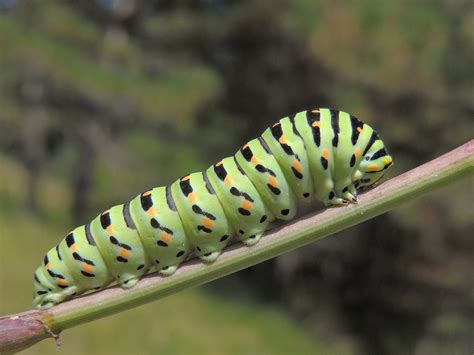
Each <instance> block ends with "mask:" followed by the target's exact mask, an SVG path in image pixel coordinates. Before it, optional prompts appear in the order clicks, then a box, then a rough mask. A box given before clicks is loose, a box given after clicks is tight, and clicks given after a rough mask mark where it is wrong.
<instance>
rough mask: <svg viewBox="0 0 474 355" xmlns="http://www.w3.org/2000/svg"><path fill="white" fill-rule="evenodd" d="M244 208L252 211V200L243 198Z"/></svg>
mask: <svg viewBox="0 0 474 355" xmlns="http://www.w3.org/2000/svg"><path fill="white" fill-rule="evenodd" d="M242 208H244V209H246V210H249V211H250V210H251V209H252V202H250V201H249V200H242Z"/></svg>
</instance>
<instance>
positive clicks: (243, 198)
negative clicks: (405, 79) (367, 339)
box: [34, 108, 393, 309]
mask: <svg viewBox="0 0 474 355" xmlns="http://www.w3.org/2000/svg"><path fill="white" fill-rule="evenodd" d="M392 164H393V163H392V158H391V157H390V155H388V153H387V151H386V150H385V147H384V144H383V142H382V140H381V139H380V138H379V136H378V134H377V133H376V132H375V131H374V130H373V129H372V128H371V127H370V126H369V125H367V124H365V123H363V122H361V121H359V120H358V119H357V118H355V117H354V116H352V115H350V114H348V113H345V112H342V111H337V110H332V109H322V108H321V109H313V110H308V111H303V112H300V113H297V114H295V115H291V116H289V117H285V118H283V119H281V120H280V121H279V122H277V123H275V124H274V125H273V126H271V127H270V128H268V129H267V130H265V132H264V133H263V134H262V135H261V136H260V137H258V138H256V139H253V140H251V141H250V142H248V143H247V144H245V145H244V146H243V147H241V148H240V149H239V150H238V151H237V153H236V154H235V155H234V156H231V157H228V158H225V159H222V160H221V161H219V162H218V163H216V164H214V165H212V166H211V167H210V168H208V169H207V170H206V171H204V172H197V173H193V174H190V175H187V176H184V177H182V178H180V179H178V180H176V181H175V182H174V183H172V184H171V185H168V186H163V187H156V188H154V189H152V190H149V191H146V192H143V193H141V194H140V195H138V196H137V197H135V198H134V199H133V200H131V201H130V202H127V203H125V204H122V205H118V206H114V207H112V208H110V209H109V210H107V211H105V212H102V213H101V214H100V215H98V216H97V217H96V218H95V219H94V220H93V221H92V222H90V223H88V224H86V225H85V226H81V227H77V228H76V229H74V230H73V231H72V232H70V233H69V234H68V235H67V236H66V237H65V238H64V239H63V240H62V241H61V242H60V243H59V244H58V245H57V246H56V247H54V248H52V249H51V250H50V251H49V252H48V253H47V254H46V256H45V257H44V262H43V264H42V265H41V266H40V267H39V268H38V269H37V270H36V272H35V274H34V304H35V305H36V306H37V307H38V308H40V309H47V308H50V307H52V306H53V305H55V304H57V303H60V302H62V301H64V300H67V299H70V298H72V297H74V296H77V295H80V294H82V293H84V292H86V291H90V290H96V289H100V288H103V287H105V286H107V285H108V284H110V283H111V282H112V281H116V282H117V283H118V284H119V285H121V286H122V287H123V288H130V287H133V286H134V285H135V284H136V283H137V281H138V280H139V279H140V278H141V277H142V276H143V275H145V274H147V273H149V272H155V271H157V272H159V273H160V274H161V275H163V276H168V275H172V274H173V273H174V272H175V271H176V269H177V268H178V266H179V265H180V263H181V262H183V260H185V259H186V257H187V256H188V255H189V254H190V253H192V252H194V253H195V255H197V256H198V257H199V258H200V259H202V260H203V261H204V262H206V263H211V262H213V261H214V260H216V259H217V257H218V256H219V254H220V253H221V252H222V250H223V249H224V248H225V247H226V245H227V244H228V243H229V242H230V240H231V239H237V240H239V241H241V242H243V243H244V244H246V245H248V246H251V245H254V244H255V243H257V242H258V240H259V239H260V237H261V236H262V234H263V232H264V231H265V230H266V229H267V228H268V225H269V223H270V222H272V221H273V220H274V219H280V220H285V221H286V220H290V219H292V218H293V217H294V216H295V213H296V204H297V202H298V201H299V200H310V199H314V198H316V199H318V200H320V201H322V202H323V203H324V204H325V205H327V206H329V205H345V204H347V203H355V202H356V201H357V190H358V189H363V188H368V187H371V186H373V185H374V184H375V183H376V182H377V181H378V180H379V179H380V178H381V177H382V176H383V175H384V173H385V172H386V171H387V169H388V168H389V167H390V166H391V165H392Z"/></svg>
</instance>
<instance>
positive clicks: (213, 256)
mask: <svg viewBox="0 0 474 355" xmlns="http://www.w3.org/2000/svg"><path fill="white" fill-rule="evenodd" d="M221 253H222V250H218V251H214V252H212V253H206V254H203V255H199V258H200V259H201V260H202V261H204V262H205V263H207V264H211V263H213V262H214V261H216V260H217V258H218V257H219V255H221Z"/></svg>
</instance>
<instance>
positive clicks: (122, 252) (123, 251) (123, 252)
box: [119, 248, 132, 259]
mask: <svg viewBox="0 0 474 355" xmlns="http://www.w3.org/2000/svg"><path fill="white" fill-rule="evenodd" d="M119 251H120V256H121V257H122V258H126V259H127V258H129V257H130V255H132V253H130V251H128V250H127V249H125V248H120V249H119Z"/></svg>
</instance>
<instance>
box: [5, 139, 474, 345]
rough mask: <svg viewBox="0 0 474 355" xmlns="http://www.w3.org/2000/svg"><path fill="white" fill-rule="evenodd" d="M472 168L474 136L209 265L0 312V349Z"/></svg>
mask: <svg viewBox="0 0 474 355" xmlns="http://www.w3.org/2000/svg"><path fill="white" fill-rule="evenodd" d="M473 173H474V140H471V141H469V142H468V143H466V144H464V145H462V146H461V147H459V148H457V149H455V150H453V151H451V152H449V153H447V154H445V155H443V156H441V157H439V158H437V159H435V160H432V161H430V162H428V163H426V164H424V165H422V166H420V167H417V168H415V169H413V170H411V171H408V172H406V173H404V174H403V175H400V176H398V177H395V178H393V179H391V180H389V181H387V182H385V183H384V184H382V185H380V186H378V187H377V188H375V189H373V190H370V191H369V192H367V193H365V194H363V195H361V196H360V198H359V202H358V204H356V205H349V206H345V207H338V208H329V209H326V210H324V211H321V212H318V213H316V214H313V215H310V216H307V217H304V218H301V219H299V220H296V221H294V222H292V223H289V224H287V225H285V226H283V227H280V228H277V229H274V230H271V231H269V232H267V233H266V234H265V236H264V237H263V238H262V239H261V241H260V242H259V243H258V244H257V245H256V246H253V247H250V248H248V247H245V246H242V245H241V244H235V245H232V246H231V247H229V248H228V249H226V251H225V252H224V253H223V254H222V255H221V256H220V257H219V259H218V260H217V261H216V262H215V263H213V264H212V265H205V264H203V263H200V262H199V261H197V260H196V259H194V260H190V261H187V262H185V263H184V264H183V265H182V266H181V267H180V268H179V269H178V271H177V272H176V273H175V274H174V275H173V276H171V277H160V276H157V275H155V274H154V275H149V276H147V277H145V278H143V279H142V280H141V281H140V282H139V283H138V284H137V285H136V286H135V287H134V288H132V289H130V290H122V289H121V288H120V287H112V288H109V289H106V290H103V291H101V292H97V293H93V294H90V295H86V296H83V297H80V298H77V299H74V300H71V301H68V302H64V303H61V304H59V305H57V306H55V307H53V308H51V309H49V310H48V311H29V312H25V313H20V314H16V315H13V316H6V317H2V318H0V351H1V352H2V353H3V352H4V351H5V352H7V351H18V350H21V349H24V348H27V347H29V346H31V345H33V344H34V343H36V342H38V341H40V340H42V339H45V338H47V337H55V336H56V334H59V333H60V332H61V331H62V330H64V329H67V328H71V327H74V326H76V325H78V324H81V323H84V322H89V321H92V320H94V319H98V318H101V317H105V316H107V315H111V314H114V313H117V312H120V311H123V310H126V309H129V308H132V307H136V306H138V305H141V304H144V303H147V302H150V301H153V300H157V299H159V298H163V297H165V296H168V295H170V294H173V293H176V292H179V291H181V290H183V289H186V288H190V287H194V286H198V285H202V284H204V283H206V282H210V281H212V280H215V279H217V278H220V277H223V276H225V275H228V274H230V273H233V272H236V271H239V270H242V269H244V268H247V267H249V266H252V265H255V264H257V263H260V262H262V261H265V260H267V259H270V258H273V257H275V256H278V255H281V254H283V253H286V252H288V251H290V250H293V249H295V248H298V247H301V246H303V245H306V244H308V243H311V242H313V241H315V240H318V239H320V238H323V237H326V236H329V235H331V234H334V233H336V232H339V231H341V230H343V229H346V228H349V227H350V226H353V225H355V224H357V223H361V222H363V221H366V220H368V219H370V218H373V217H375V216H377V215H380V214H382V213H385V212H387V211H389V210H391V209H393V208H395V207H398V206H400V205H401V204H402V203H404V202H406V201H409V200H413V199H415V198H417V197H419V196H421V195H423V194H426V193H428V192H432V191H434V190H436V189H438V188H440V187H441V186H444V185H446V184H448V183H451V182H453V181H456V180H459V179H461V178H463V177H467V176H471V175H472V174H473Z"/></svg>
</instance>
